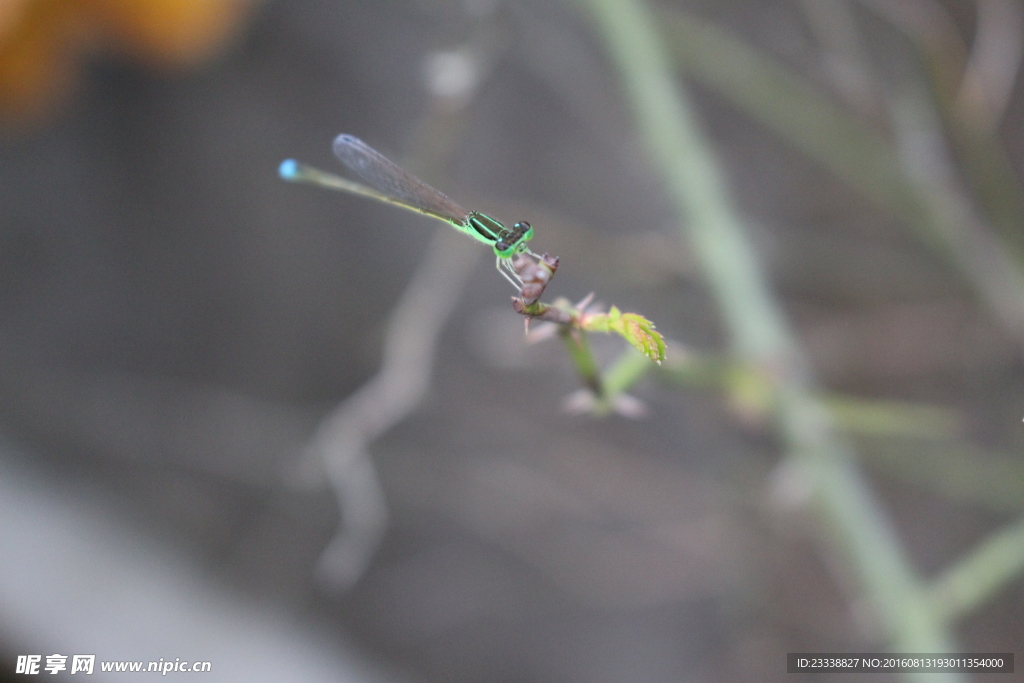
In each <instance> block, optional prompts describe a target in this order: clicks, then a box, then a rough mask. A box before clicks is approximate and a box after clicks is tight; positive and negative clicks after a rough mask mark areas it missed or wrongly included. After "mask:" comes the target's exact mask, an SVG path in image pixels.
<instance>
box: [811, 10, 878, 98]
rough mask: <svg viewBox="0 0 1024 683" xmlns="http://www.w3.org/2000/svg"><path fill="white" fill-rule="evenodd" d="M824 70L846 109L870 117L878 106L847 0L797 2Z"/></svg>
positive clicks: (867, 63) (874, 89)
mask: <svg viewBox="0 0 1024 683" xmlns="http://www.w3.org/2000/svg"><path fill="white" fill-rule="evenodd" d="M800 6H801V7H802V8H803V11H804V15H805V16H806V17H807V23H808V25H809V26H810V29H811V32H812V33H813V34H814V36H815V38H816V39H817V42H818V44H819V46H820V49H821V50H822V52H823V61H824V66H825V69H826V70H827V72H828V74H829V75H830V76H831V80H832V83H833V85H834V86H835V88H836V90H837V91H838V92H839V94H840V95H842V97H843V99H844V100H845V101H846V103H847V105H849V106H850V107H852V108H853V109H855V110H856V111H858V112H860V113H861V114H865V115H868V116H872V117H877V116H878V114H879V113H880V110H881V106H880V102H879V98H878V93H877V92H876V87H875V84H874V83H873V82H872V79H871V69H870V67H869V61H868V59H867V56H866V55H865V54H864V49H863V45H862V44H861V40H860V36H859V35H858V33H857V23H856V21H855V18H854V16H853V12H852V11H851V8H850V3H849V1H848V0H800Z"/></svg>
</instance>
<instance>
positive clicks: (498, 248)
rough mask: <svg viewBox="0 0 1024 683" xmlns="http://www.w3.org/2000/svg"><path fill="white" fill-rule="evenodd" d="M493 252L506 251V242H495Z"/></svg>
mask: <svg viewBox="0 0 1024 683" xmlns="http://www.w3.org/2000/svg"><path fill="white" fill-rule="evenodd" d="M494 250H495V251H501V252H505V251H508V242H504V241H500V240H499V241H498V242H495V243H494Z"/></svg>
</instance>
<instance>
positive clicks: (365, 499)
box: [309, 228, 479, 589]
mask: <svg viewBox="0 0 1024 683" xmlns="http://www.w3.org/2000/svg"><path fill="white" fill-rule="evenodd" d="M476 246H477V245H476V244H475V243H474V242H472V241H471V240H467V239H465V238H464V237H463V236H461V235H459V234H457V233H455V232H454V231H452V230H448V229H444V228H442V229H439V230H437V231H436V232H435V234H434V237H433V239H432V240H431V242H430V246H429V248H428V249H427V251H426V254H425V257H424V259H423V261H422V262H421V263H420V266H419V268H417V270H416V273H415V274H414V275H413V278H412V280H411V281H410V282H409V285H408V286H407V287H406V289H405V292H404V293H403V294H402V298H401V300H400V301H399V303H398V305H397V306H396V307H395V309H394V311H393V312H392V314H391V320H390V323H389V325H388V332H387V335H386V336H385V338H384V357H383V360H382V362H381V368H380V371H379V372H378V373H377V375H376V376H374V377H373V379H371V380H370V381H369V382H367V383H366V384H365V385H363V386H362V387H361V388H360V389H359V390H358V391H357V392H356V393H355V394H353V395H352V396H351V397H349V398H348V400H346V401H345V402H344V403H342V404H341V405H340V406H338V407H337V408H335V409H334V410H333V411H332V412H331V413H330V414H329V415H328V416H327V417H325V418H324V420H323V421H322V422H321V424H320V427H319V428H318V429H317V432H316V434H315V435H314V437H313V440H312V442H311V444H310V446H309V451H310V452H311V453H313V454H315V455H317V456H319V457H320V458H322V460H323V464H324V467H325V469H326V472H327V476H328V479H329V481H330V483H331V486H332V487H333V488H334V491H335V493H336V495H337V499H338V505H339V506H340V508H341V528H340V529H339V530H338V532H337V534H336V535H335V537H334V539H333V540H332V541H331V543H330V545H328V547H327V549H326V550H325V551H324V555H323V557H322V558H321V574H322V576H323V578H324V579H325V581H327V582H328V583H329V584H330V585H331V586H332V587H334V588H338V589H343V588H346V587H348V586H349V585H351V583H352V582H354V581H355V580H357V579H358V578H359V576H360V575H361V574H362V572H363V570H364V569H365V567H366V565H367V563H368V562H369V560H370V557H371V556H372V554H373V552H374V551H375V550H376V548H377V545H378V543H379V541H380V538H381V536H382V535H383V534H384V530H385V528H386V526H387V504H386V503H385V500H384V494H383V491H382V490H381V487H380V483H379V481H378V480H377V474H376V470H375V469H374V466H373V462H372V460H371V459H370V454H369V450H368V449H369V445H370V444H371V443H372V442H373V441H375V440H376V439H377V438H379V437H380V436H381V435H382V434H384V433H385V432H387V431H388V430H389V429H391V428H392V427H393V426H394V425H395V424H397V423H398V422H400V421H402V420H403V419H404V418H405V417H406V416H407V415H408V414H409V413H410V412H412V411H413V410H414V409H415V408H416V407H417V406H418V405H419V403H420V401H421V400H422V399H423V396H424V395H425V394H426V391H427V389H428V387H429V386H430V377H431V374H432V372H433V367H434V365H433V363H434V352H435V349H436V347H437V342H438V337H439V336H440V334H441V332H442V331H443V330H444V328H445V326H446V325H447V323H448V318H449V316H450V315H451V314H452V312H453V311H454V310H455V305H456V303H457V302H458V292H459V291H461V289H462V287H463V285H464V284H465V282H466V280H467V279H468V278H469V275H470V273H472V271H473V268H474V267H475V264H476V259H475V258H474V257H473V256H474V254H479V251H478V250H477V249H476Z"/></svg>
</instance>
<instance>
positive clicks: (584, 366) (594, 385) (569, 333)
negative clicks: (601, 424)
mask: <svg viewBox="0 0 1024 683" xmlns="http://www.w3.org/2000/svg"><path fill="white" fill-rule="evenodd" d="M558 335H559V336H560V337H561V338H562V341H563V342H565V348H566V349H567V350H568V351H569V357H570V358H572V362H573V365H575V366H576V372H577V373H578V374H579V376H580V379H582V380H583V384H584V385H585V386H586V387H587V388H588V389H590V391H592V392H593V393H594V397H595V398H596V399H597V400H598V401H603V400H604V398H605V391H604V383H603V382H602V381H601V369H600V368H599V367H598V365H597V360H596V359H595V358H594V354H593V352H591V350H590V344H589V342H587V333H586V332H584V331H583V330H580V329H575V328H573V327H571V326H569V325H560V326H559V328H558ZM645 360H646V359H645ZM648 362H649V361H648Z"/></svg>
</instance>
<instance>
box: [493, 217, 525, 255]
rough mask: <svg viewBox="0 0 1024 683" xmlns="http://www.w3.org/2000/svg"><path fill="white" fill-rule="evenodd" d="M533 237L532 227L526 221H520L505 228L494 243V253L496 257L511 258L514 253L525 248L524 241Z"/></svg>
mask: <svg viewBox="0 0 1024 683" xmlns="http://www.w3.org/2000/svg"><path fill="white" fill-rule="evenodd" d="M531 239H533V227H532V226H531V225H530V224H529V223H527V222H526V221H520V222H519V223H516V224H515V225H514V226H512V229H511V230H505V231H504V232H503V233H502V235H501V237H499V238H498V240H497V241H496V242H495V243H494V253H495V254H497V255H498V258H511V257H512V256H513V255H514V254H518V253H519V252H521V251H523V250H524V249H526V243H527V242H528V241H530V240H531Z"/></svg>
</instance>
